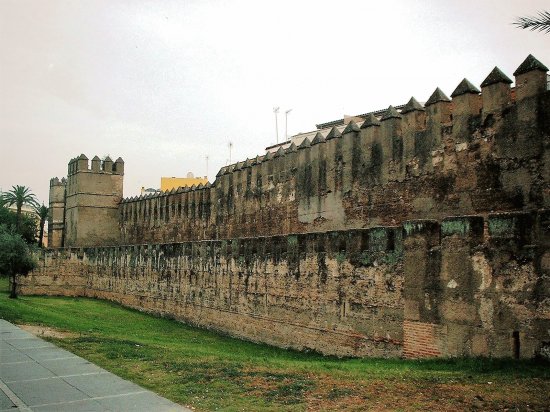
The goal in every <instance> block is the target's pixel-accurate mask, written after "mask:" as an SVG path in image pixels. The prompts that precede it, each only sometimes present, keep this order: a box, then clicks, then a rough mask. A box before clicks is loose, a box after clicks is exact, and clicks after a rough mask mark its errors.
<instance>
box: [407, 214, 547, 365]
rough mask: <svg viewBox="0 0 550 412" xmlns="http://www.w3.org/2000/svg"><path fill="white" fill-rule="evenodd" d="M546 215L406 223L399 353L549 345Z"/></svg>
mask: <svg viewBox="0 0 550 412" xmlns="http://www.w3.org/2000/svg"><path fill="white" fill-rule="evenodd" d="M549 217H550V215H549V213H548V211H541V212H539V213H508V214H494V215H489V218H488V219H487V220H486V221H485V222H484V221H483V219H481V218H480V217H472V216H467V217H453V218H449V219H445V220H444V221H443V222H442V223H441V226H440V225H439V224H438V223H437V222H434V221H416V222H407V223H406V224H405V231H406V232H407V236H406V239H405V242H404V250H405V253H404V255H405V259H404V268H405V273H404V276H405V282H404V284H405V288H404V324H403V329H404V342H405V345H404V354H405V356H408V357H422V356H494V357H503V356H509V357H533V356H534V355H535V354H537V353H538V352H539V351H540V349H541V348H542V347H547V346H550V299H549V296H550V282H549V279H550V278H549V277H548V274H549V269H550V265H549V264H548V255H549V251H548V240H547V239H548V230H549V226H548V223H549ZM484 223H486V224H484Z"/></svg>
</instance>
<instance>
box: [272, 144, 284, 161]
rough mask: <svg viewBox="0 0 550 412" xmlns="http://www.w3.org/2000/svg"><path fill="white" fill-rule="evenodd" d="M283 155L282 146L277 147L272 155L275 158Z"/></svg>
mask: <svg viewBox="0 0 550 412" xmlns="http://www.w3.org/2000/svg"><path fill="white" fill-rule="evenodd" d="M284 155H285V149H283V147H282V146H281V147H279V150H277V151H276V152H275V154H274V155H273V158H276V157H281V156H284Z"/></svg>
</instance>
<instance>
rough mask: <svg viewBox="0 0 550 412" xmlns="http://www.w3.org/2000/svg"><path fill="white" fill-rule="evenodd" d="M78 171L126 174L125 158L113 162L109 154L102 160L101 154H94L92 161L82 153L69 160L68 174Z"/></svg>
mask: <svg viewBox="0 0 550 412" xmlns="http://www.w3.org/2000/svg"><path fill="white" fill-rule="evenodd" d="M90 163H91V164H90ZM78 172H91V173H110V174H117V175H124V160H122V158H121V157H119V158H118V159H116V161H115V162H113V161H112V160H111V158H110V157H109V156H106V157H105V158H104V159H103V160H101V159H100V158H99V156H94V157H93V159H92V161H91V162H90V161H89V160H88V157H86V155H85V154H81V155H80V156H78V157H75V158H73V159H71V160H70V161H69V165H68V171H67V176H71V175H74V174H76V173H78Z"/></svg>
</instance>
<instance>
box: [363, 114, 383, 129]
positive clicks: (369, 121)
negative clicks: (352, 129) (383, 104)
mask: <svg viewBox="0 0 550 412" xmlns="http://www.w3.org/2000/svg"><path fill="white" fill-rule="evenodd" d="M371 126H380V121H379V120H378V119H377V118H376V116H375V115H374V114H372V113H369V114H367V118H366V119H365V121H364V122H363V124H362V125H361V129H366V128H367V127H371Z"/></svg>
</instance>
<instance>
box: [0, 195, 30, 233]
mask: <svg viewBox="0 0 550 412" xmlns="http://www.w3.org/2000/svg"><path fill="white" fill-rule="evenodd" d="M3 202H4V205H7V206H12V205H15V207H16V208H17V212H16V215H17V217H16V220H15V226H16V228H17V231H18V232H19V230H20V229H21V208H22V207H23V205H30V206H36V205H37V202H36V196H35V195H34V193H33V192H31V189H29V188H28V187H25V186H19V185H17V186H12V188H11V190H10V191H9V192H6V193H4V194H3Z"/></svg>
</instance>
